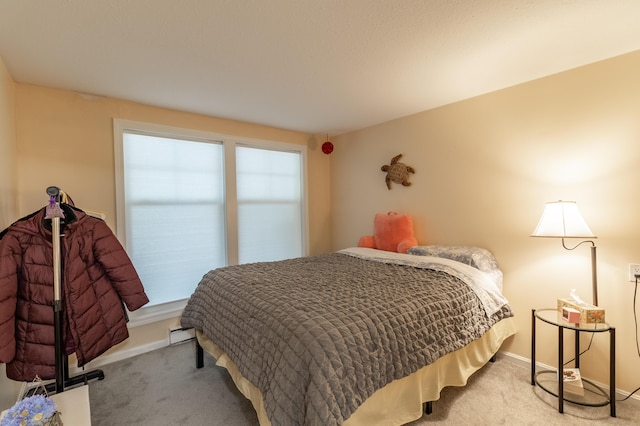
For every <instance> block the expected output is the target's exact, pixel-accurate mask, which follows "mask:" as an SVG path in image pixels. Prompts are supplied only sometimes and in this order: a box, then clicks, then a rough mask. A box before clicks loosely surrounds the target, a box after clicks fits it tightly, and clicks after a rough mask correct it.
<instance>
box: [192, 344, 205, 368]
mask: <svg viewBox="0 0 640 426" xmlns="http://www.w3.org/2000/svg"><path fill="white" fill-rule="evenodd" d="M194 342H195V344H196V368H202V367H204V349H202V346H200V343H199V342H198V339H195V340H194Z"/></svg>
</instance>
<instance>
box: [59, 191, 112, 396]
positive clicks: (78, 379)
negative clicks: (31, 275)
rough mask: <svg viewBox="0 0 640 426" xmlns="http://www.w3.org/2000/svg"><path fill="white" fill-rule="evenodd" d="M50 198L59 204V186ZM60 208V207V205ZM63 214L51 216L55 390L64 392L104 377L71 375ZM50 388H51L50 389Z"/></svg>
mask: <svg viewBox="0 0 640 426" xmlns="http://www.w3.org/2000/svg"><path fill="white" fill-rule="evenodd" d="M47 194H48V195H49V197H50V199H54V200H55V201H56V204H57V205H58V206H59V204H60V201H61V195H62V191H61V190H60V188H58V187H57V186H50V187H48V188H47ZM58 208H59V207H58ZM60 216H62V214H60V215H57V214H53V215H52V217H51V243H52V245H53V327H54V330H55V363H56V382H55V392H56V393H61V392H64V388H65V386H75V385H78V384H80V383H85V384H86V383H87V382H88V381H89V380H92V379H98V380H102V379H104V372H103V371H102V370H93V371H89V372H87V373H83V374H80V375H77V376H74V377H69V359H68V358H67V356H66V353H65V342H64V340H63V338H62V336H63V333H62V327H63V324H64V321H63V315H64V301H63V299H62V258H61V249H60V237H61V233H60V219H61V217H60ZM48 390H50V389H48Z"/></svg>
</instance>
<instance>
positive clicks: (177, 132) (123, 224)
mask: <svg viewBox="0 0 640 426" xmlns="http://www.w3.org/2000/svg"><path fill="white" fill-rule="evenodd" d="M124 132H133V133H138V134H144V135H150V136H159V137H169V138H174V139H182V140H187V141H189V140H194V141H200V142H211V143H214V142H215V143H221V144H222V146H223V151H224V177H223V179H224V190H225V219H224V221H225V224H224V227H225V230H226V232H225V240H226V245H227V247H226V252H227V259H226V264H227V265H237V264H238V250H239V247H238V203H237V193H236V155H235V153H236V147H237V146H242V147H249V148H257V149H268V150H276V151H286V152H295V153H299V154H300V161H301V169H302V173H301V179H302V182H301V190H302V194H301V196H302V198H301V215H302V229H301V236H302V256H307V255H308V254H309V201H308V200H309V196H308V179H307V177H308V172H307V164H308V163H307V147H306V146H305V145H299V144H293V143H287V142H280V141H272V140H263V139H254V138H245V137H238V136H230V135H224V134H219V133H214V132H208V131H201V130H193V129H186V128H180V127H173V126H166V125H160V124H154V123H147V122H140V121H133V120H126V119H120V118H114V119H113V136H114V155H115V158H114V163H115V195H116V236H117V237H118V239H119V240H120V243H121V244H122V245H123V246H124V247H125V249H126V247H127V235H126V233H127V218H126V214H125V206H124V199H125V189H124V188H125V185H124V149H123V143H124V138H123V133H124ZM143 284H144V283H143ZM196 284H197V283H196ZM187 300H188V299H182V300H177V301H174V302H168V303H163V304H159V305H154V306H150V307H142V308H140V309H139V310H137V311H135V312H131V313H129V317H130V319H131V321H130V322H129V324H128V325H129V327H135V326H140V325H144V324H149V323H152V322H156V321H161V320H165V319H169V318H175V317H177V316H179V315H180V313H181V312H182V310H183V309H184V307H185V306H186V303H187Z"/></svg>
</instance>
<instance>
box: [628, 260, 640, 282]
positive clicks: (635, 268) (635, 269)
mask: <svg viewBox="0 0 640 426" xmlns="http://www.w3.org/2000/svg"><path fill="white" fill-rule="evenodd" d="M636 275H640V264H638V263H630V264H629V281H631V282H632V283H634V282H636ZM639 281H640V280H639Z"/></svg>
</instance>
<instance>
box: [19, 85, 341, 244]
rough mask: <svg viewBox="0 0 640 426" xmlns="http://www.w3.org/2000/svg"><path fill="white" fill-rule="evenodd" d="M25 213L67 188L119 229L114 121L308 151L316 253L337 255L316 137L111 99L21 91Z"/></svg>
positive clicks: (324, 163) (325, 170) (325, 160)
mask: <svg viewBox="0 0 640 426" xmlns="http://www.w3.org/2000/svg"><path fill="white" fill-rule="evenodd" d="M16 97H17V102H16V105H17V107H16V117H17V118H16V120H17V130H18V145H17V150H18V151H17V156H18V162H19V165H20V167H19V170H18V203H19V204H18V207H19V213H20V214H27V213H30V212H32V211H34V210H37V209H39V208H40V207H42V206H43V205H44V203H46V201H47V198H46V194H45V189H46V188H47V187H48V186H50V185H56V186H59V187H60V188H62V189H64V190H65V191H66V192H67V193H68V194H69V195H71V197H72V198H73V200H74V201H75V203H76V204H77V205H78V206H79V207H81V208H82V207H84V208H86V209H91V210H99V211H104V212H106V214H107V223H108V224H109V225H110V226H111V227H112V229H114V230H115V226H116V223H115V218H116V207H115V182H114V178H115V177H114V149H113V130H112V126H113V118H122V119H127V120H134V121H142V122H149V123H155V124H162V125H165V126H173V127H183V128H188V129H193V130H201V131H208V132H214V133H218V134H224V135H232V136H240V137H246V138H255V139H265V140H275V141H281V142H287V143H294V144H300V145H307V146H308V148H309V149H308V174H309V175H308V180H309V182H310V184H309V195H310V196H309V210H310V216H311V217H310V229H309V232H310V251H311V253H321V252H326V251H327V250H328V249H329V244H330V242H329V234H330V228H329V188H330V186H329V157H328V156H326V155H324V154H323V153H322V151H321V149H320V146H319V145H320V144H321V140H320V139H316V138H315V137H314V136H312V135H308V134H304V133H299V132H292V131H286V130H280V129H275V128H271V127H265V126H260V125H256V124H248V123H242V122H237V121H231V120H223V119H218V118H213V117H206V116H202V115H197V114H190V113H185V112H178V111H172V110H167V109H162V108H156V107H151V106H146V105H140V104H136V103H133V102H126V101H122V100H116V99H111V98H103V97H96V96H90V95H83V94H79V93H75V92H70V91H64V90H56V89H51V88H45V87H40V86H33V85H27V84H18V85H17V96H16Z"/></svg>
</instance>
